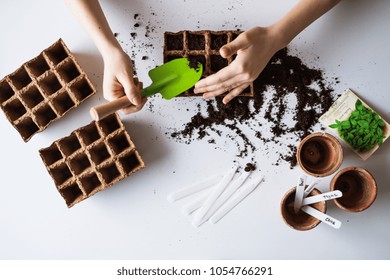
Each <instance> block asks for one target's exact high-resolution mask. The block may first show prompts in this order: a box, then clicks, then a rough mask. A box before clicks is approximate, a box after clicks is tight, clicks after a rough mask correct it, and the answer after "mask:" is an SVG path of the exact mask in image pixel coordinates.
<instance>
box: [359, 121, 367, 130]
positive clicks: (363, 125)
mask: <svg viewBox="0 0 390 280" xmlns="http://www.w3.org/2000/svg"><path fill="white" fill-rule="evenodd" d="M358 124H359V125H360V126H361V127H363V128H368V127H369V123H368V122H367V121H364V120H361V121H358Z"/></svg>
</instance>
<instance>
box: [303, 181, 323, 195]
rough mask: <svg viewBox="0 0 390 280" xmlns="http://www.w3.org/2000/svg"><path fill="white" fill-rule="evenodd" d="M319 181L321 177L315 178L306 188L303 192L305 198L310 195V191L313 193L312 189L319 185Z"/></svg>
mask: <svg viewBox="0 0 390 280" xmlns="http://www.w3.org/2000/svg"><path fill="white" fill-rule="evenodd" d="M319 182H320V180H319V179H316V180H314V181H313V182H312V183H311V184H310V185H309V186H308V187H307V188H306V189H305V191H304V192H303V198H305V197H306V196H308V195H309V193H311V191H312V190H314V188H315V187H316V186H317V185H318V183H319Z"/></svg>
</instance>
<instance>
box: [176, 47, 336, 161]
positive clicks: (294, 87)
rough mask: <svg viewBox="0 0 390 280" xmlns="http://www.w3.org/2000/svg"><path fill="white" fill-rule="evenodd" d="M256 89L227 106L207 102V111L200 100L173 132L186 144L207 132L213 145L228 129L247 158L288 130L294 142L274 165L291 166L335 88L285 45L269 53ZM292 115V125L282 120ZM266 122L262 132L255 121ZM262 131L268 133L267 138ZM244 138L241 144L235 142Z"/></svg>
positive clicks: (204, 135)
mask: <svg viewBox="0 0 390 280" xmlns="http://www.w3.org/2000/svg"><path fill="white" fill-rule="evenodd" d="M254 90H255V95H254V97H253V98H248V97H238V98H235V99H233V100H232V101H231V102H230V103H229V104H227V105H224V104H223V103H222V98H216V99H215V100H211V101H207V102H206V104H207V105H206V106H207V110H206V113H205V112H204V109H202V107H201V105H198V108H197V112H196V113H195V115H194V116H193V117H192V118H191V120H190V121H189V122H188V123H186V124H184V127H183V128H182V129H180V130H177V131H174V132H173V133H171V137H172V138H173V139H176V140H177V141H181V142H184V143H187V144H190V143H191V142H192V141H194V140H201V139H204V138H205V137H206V136H208V139H209V140H208V142H209V143H212V144H214V143H216V142H217V140H218V137H219V136H221V135H222V128H223V129H226V128H227V129H228V130H231V131H232V132H233V134H229V135H230V138H231V140H232V141H236V143H237V147H238V149H239V153H238V156H239V157H248V156H251V154H252V152H254V151H256V150H257V149H258V147H260V146H264V144H267V143H269V142H271V141H272V142H279V141H280V140H281V139H282V138H283V137H286V136H287V134H288V135H289V137H290V136H291V134H292V135H294V137H295V138H296V139H295V141H294V142H296V145H291V144H288V145H287V144H286V146H285V147H284V148H285V149H284V150H286V149H287V152H286V153H282V152H280V157H279V160H278V162H276V164H279V161H280V160H284V161H288V162H289V163H290V165H291V167H293V166H295V165H296V159H295V153H296V146H297V145H298V143H299V141H300V140H301V139H302V138H303V137H305V136H306V135H308V134H310V133H311V132H312V128H313V126H314V125H315V124H317V121H318V118H319V117H320V116H321V115H322V114H323V113H325V112H326V111H327V110H328V108H329V107H330V106H331V104H332V103H333V100H334V96H333V89H332V88H331V87H330V86H329V85H327V82H326V81H325V78H324V75H323V72H322V71H321V70H319V69H314V68H310V67H308V66H307V65H305V64H304V63H303V62H302V60H301V59H300V58H298V57H296V56H294V55H291V54H289V52H288V50H287V48H285V49H283V50H281V51H279V52H278V53H276V54H275V55H274V56H273V57H272V59H271V60H270V62H269V63H268V65H267V66H266V68H265V69H264V70H263V72H262V73H261V74H260V76H259V77H258V78H257V79H256V80H255V81H254ZM266 92H271V93H272V98H271V99H270V100H267V101H266V99H265V93H266ZM291 95H294V96H295V97H296V106H295V108H291V104H288V102H290V101H289V100H290V99H291ZM289 96H290V98H289ZM289 105H290V106H289ZM291 115H292V119H293V122H294V123H295V124H294V125H293V126H291V125H287V123H286V119H290V122H291V117H289V116H291ZM264 121H267V122H268V123H269V124H270V128H269V129H270V131H265V130H264V129H265V128H264V127H263V126H261V125H260V126H259V123H262V122H264ZM243 125H244V126H246V127H248V128H249V129H250V130H252V131H255V136H256V137H251V136H250V135H247V134H246V133H245V132H244V131H243V129H241V128H240V127H242V126H243ZM265 132H267V133H265ZM269 132H271V133H269ZM265 134H267V135H268V134H270V135H272V136H271V137H266V136H264V135H265ZM213 135H214V136H213ZM215 135H216V136H217V138H215ZM231 135H234V136H231ZM210 137H212V138H211V139H210ZM242 142H243V143H244V147H243V146H242V145H240V144H239V143H242Z"/></svg>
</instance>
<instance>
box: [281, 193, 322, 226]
mask: <svg viewBox="0 0 390 280" xmlns="http://www.w3.org/2000/svg"><path fill="white" fill-rule="evenodd" d="M295 191H296V188H292V189H290V190H289V191H288V192H287V193H286V194H285V195H284V197H283V199H282V202H281V203H280V212H281V214H282V217H283V220H284V221H285V222H286V224H287V225H288V226H290V227H291V228H293V229H296V230H310V229H313V228H315V227H316V226H317V225H318V224H319V223H320V222H321V221H320V220H318V219H317V218H314V217H312V216H310V215H309V214H307V213H305V212H303V211H302V210H299V211H298V213H295V211H294V200H295ZM318 194H321V192H320V191H319V190H317V189H313V190H312V191H311V193H309V195H308V196H313V195H318ZM310 206H311V207H314V208H315V209H317V210H319V211H321V212H322V213H325V212H326V202H325V201H321V202H317V203H313V204H311V205H310Z"/></svg>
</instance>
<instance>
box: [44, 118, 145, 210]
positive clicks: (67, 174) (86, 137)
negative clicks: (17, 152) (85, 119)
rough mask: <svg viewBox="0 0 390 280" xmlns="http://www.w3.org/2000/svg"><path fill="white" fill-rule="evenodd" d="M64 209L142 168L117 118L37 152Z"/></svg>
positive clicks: (103, 120) (108, 119) (93, 126)
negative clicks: (64, 206)
mask: <svg viewBox="0 0 390 280" xmlns="http://www.w3.org/2000/svg"><path fill="white" fill-rule="evenodd" d="M39 153H40V155H41V158H42V160H43V162H44V164H45V166H46V169H47V170H48V172H49V174H50V175H51V177H52V178H53V180H54V183H55V185H56V187H57V189H58V191H59V192H60V194H61V195H62V197H63V198H64V199H65V202H66V204H67V206H68V207H72V206H73V205H75V204H76V203H78V202H80V201H82V200H84V199H86V198H88V197H90V196H92V195H94V194H95V193H97V192H99V191H101V190H104V189H106V188H108V187H110V186H112V185H113V184H115V183H117V182H119V181H121V180H123V179H124V178H126V177H128V176H129V175H131V174H133V173H135V172H137V171H138V170H140V169H142V168H144V167H145V164H144V162H143V160H142V159H141V157H140V155H139V154H138V152H137V150H136V148H135V146H134V144H133V142H132V141H131V139H130V136H129V134H128V133H127V131H126V130H125V128H124V126H123V124H122V122H121V120H120V119H119V117H118V115H117V114H112V115H110V116H108V117H106V118H104V119H102V120H100V121H98V122H91V123H90V124H89V125H86V126H84V127H81V128H79V129H77V130H75V131H73V132H72V133H71V134H70V135H69V136H67V137H64V138H61V139H59V140H57V141H55V142H54V143H53V144H52V145H50V146H49V147H47V148H44V149H41V150H40V151H39Z"/></svg>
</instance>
